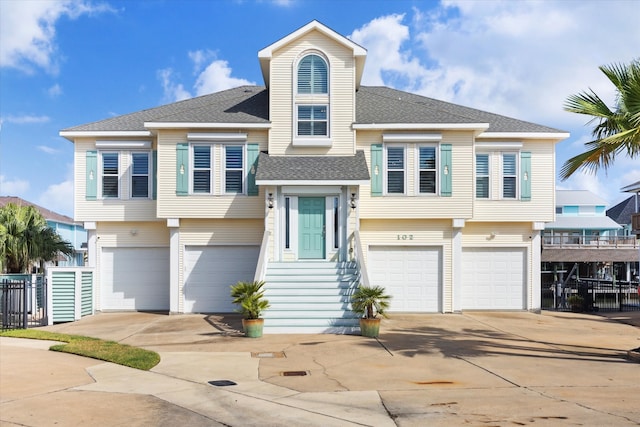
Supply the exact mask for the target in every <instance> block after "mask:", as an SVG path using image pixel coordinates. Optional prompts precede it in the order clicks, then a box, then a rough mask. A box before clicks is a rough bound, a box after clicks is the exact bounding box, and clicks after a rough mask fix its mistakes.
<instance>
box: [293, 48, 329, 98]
mask: <svg viewBox="0 0 640 427" xmlns="http://www.w3.org/2000/svg"><path fill="white" fill-rule="evenodd" d="M298 93H299V94H326V93H328V67H327V63H326V62H325V60H324V59H322V58H321V57H320V56H318V55H314V54H311V55H307V56H305V57H304V58H302V60H301V61H300V63H299V64H298Z"/></svg>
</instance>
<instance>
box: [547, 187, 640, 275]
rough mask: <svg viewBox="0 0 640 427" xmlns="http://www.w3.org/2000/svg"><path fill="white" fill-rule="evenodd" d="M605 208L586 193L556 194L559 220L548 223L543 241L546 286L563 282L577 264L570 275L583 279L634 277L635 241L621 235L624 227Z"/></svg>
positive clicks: (562, 191)
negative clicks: (620, 231)
mask: <svg viewBox="0 0 640 427" xmlns="http://www.w3.org/2000/svg"><path fill="white" fill-rule="evenodd" d="M606 205H607V202H606V201H605V200H604V199H602V198H600V197H598V196H596V195H595V194H593V193H592V192H590V191H587V190H557V191H556V220H555V221H554V222H550V223H547V224H546V227H545V230H544V233H543V240H542V242H543V249H542V262H543V265H542V271H543V287H546V286H551V284H552V283H554V282H556V281H557V280H564V279H565V278H566V277H565V275H566V273H567V272H571V270H572V269H573V267H574V265H575V267H576V268H575V270H574V271H573V272H572V273H571V274H572V275H575V276H576V277H577V278H581V279H588V278H591V279H598V280H612V278H613V277H614V276H615V277H616V279H617V280H626V281H629V280H632V279H633V278H635V275H636V271H637V259H638V251H637V249H635V248H636V244H635V243H636V242H635V238H634V237H633V236H631V237H629V236H621V235H619V230H621V229H622V227H621V226H620V225H619V224H618V223H617V222H616V221H614V220H613V219H611V218H610V217H609V216H607V212H608V211H607V210H606V207H607V206H606ZM634 261H635V262H634Z"/></svg>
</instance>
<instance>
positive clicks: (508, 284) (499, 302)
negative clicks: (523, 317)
mask: <svg viewBox="0 0 640 427" xmlns="http://www.w3.org/2000/svg"><path fill="white" fill-rule="evenodd" d="M462 268H463V273H462V309H463V310H464V309H467V310H521V309H523V308H525V307H524V294H525V249H524V248H488V249H485V248H483V249H480V248H469V249H463V250H462Z"/></svg>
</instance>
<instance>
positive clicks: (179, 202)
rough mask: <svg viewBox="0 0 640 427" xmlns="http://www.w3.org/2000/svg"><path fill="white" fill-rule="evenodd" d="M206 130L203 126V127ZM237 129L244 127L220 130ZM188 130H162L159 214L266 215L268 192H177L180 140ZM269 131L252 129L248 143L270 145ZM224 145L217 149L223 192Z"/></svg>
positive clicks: (216, 164) (216, 170)
mask: <svg viewBox="0 0 640 427" xmlns="http://www.w3.org/2000/svg"><path fill="white" fill-rule="evenodd" d="M199 131H201V132H203V130H199ZM217 131H219V132H234V131H235V132H237V131H242V129H226V130H216V132H217ZM187 133H188V132H187V131H169V130H167V131H159V132H158V140H159V144H158V218H264V192H263V191H261V192H260V195H258V196H246V195H188V196H177V195H176V144H178V143H186V142H187ZM267 135H268V134H267V132H266V131H255V132H254V131H251V132H248V137H247V143H248V144H260V147H259V148H260V150H265V149H266V148H267V142H266V141H267ZM221 152H222V151H221V148H220V147H219V146H217V148H216V152H214V166H213V167H214V180H213V184H214V186H216V187H215V189H216V190H217V192H218V193H219V192H220V187H219V186H220V179H219V177H220V176H221V170H222V167H223V163H222V159H223V157H222V155H221Z"/></svg>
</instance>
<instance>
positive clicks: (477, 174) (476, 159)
mask: <svg viewBox="0 0 640 427" xmlns="http://www.w3.org/2000/svg"><path fill="white" fill-rule="evenodd" d="M478 156H486V157H487V173H486V175H484V174H483V175H481V174H479V173H478ZM491 157H492V156H491V153H486V152H480V153H478V152H476V153H475V158H474V160H475V164H474V172H473V175H474V178H475V179H474V198H476V199H480V200H491ZM479 178H486V180H487V196H486V197H480V196H478V179H479Z"/></svg>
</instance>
